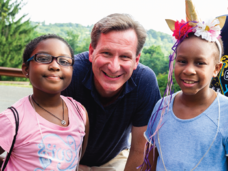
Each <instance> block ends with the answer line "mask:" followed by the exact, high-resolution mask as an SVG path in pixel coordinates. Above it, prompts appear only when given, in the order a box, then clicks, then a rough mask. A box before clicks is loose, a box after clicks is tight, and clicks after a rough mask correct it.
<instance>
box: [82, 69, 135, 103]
mask: <svg viewBox="0 0 228 171" xmlns="http://www.w3.org/2000/svg"><path fill="white" fill-rule="evenodd" d="M82 84H83V85H84V86H85V87H86V88H87V89H89V90H90V91H91V92H94V90H95V85H94V82H93V72H92V68H90V69H89V70H88V72H87V74H86V76H85V78H84V79H83V81H82ZM123 86H124V90H123V92H122V94H121V95H120V97H119V98H118V99H120V98H123V97H124V96H125V95H126V94H128V93H129V92H131V91H133V90H134V89H135V88H136V87H137V85H136V83H135V82H134V80H133V78H132V76H131V77H130V79H129V80H127V82H126V83H125V84H124V85H123Z"/></svg>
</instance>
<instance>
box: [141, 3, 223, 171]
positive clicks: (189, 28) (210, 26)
mask: <svg viewBox="0 0 228 171" xmlns="http://www.w3.org/2000/svg"><path fill="white" fill-rule="evenodd" d="M185 4H186V20H187V21H186V22H185V21H184V20H181V22H179V21H174V20H170V19H166V22H167V24H168V26H169V28H170V29H171V31H173V36H174V37H175V38H176V40H177V41H176V43H175V44H174V45H173V47H172V50H173V53H172V54H171V55H170V56H169V73H168V83H167V87H166V90H165V93H164V96H163V98H162V100H161V103H160V104H159V107H158V110H157V111H156V112H155V113H153V114H152V116H151V118H150V120H149V123H148V126H147V127H148V128H150V129H151V130H152V128H153V127H154V124H155V120H156V118H157V117H158V113H159V111H161V116H160V119H159V122H158V125H157V126H156V129H155V131H154V132H153V134H152V135H150V138H149V141H150V142H147V144H146V146H145V152H144V154H145V156H144V162H143V164H142V165H141V166H139V167H141V170H142V168H143V167H144V166H145V165H146V170H147V171H149V170H150V168H151V164H150V162H149V159H148V157H149V152H150V151H151V150H154V149H155V146H154V144H153V142H155V135H156V134H157V132H158V130H159V129H160V128H161V126H162V119H163V117H164V114H165V113H166V112H167V110H168V109H169V105H170V102H171V99H172V93H173V90H172V84H173V79H172V73H173V62H174V59H175V52H176V49H177V46H178V45H179V44H180V43H181V42H182V41H183V40H184V39H185V38H186V37H188V34H189V33H194V35H195V36H197V37H199V38H201V39H205V40H207V41H209V42H215V43H216V44H217V46H218V49H219V57H220V58H221V56H222V48H221V45H220V43H219V41H218V38H219V37H220V32H221V29H222V28H223V26H224V24H225V22H226V16H221V17H218V18H216V19H213V20H209V21H208V22H206V23H205V22H200V21H199V19H198V17H197V13H196V10H195V7H194V5H193V3H192V0H185ZM168 95H170V97H169V98H164V97H165V96H168ZM165 111H166V112H165ZM153 152H154V151H153Z"/></svg>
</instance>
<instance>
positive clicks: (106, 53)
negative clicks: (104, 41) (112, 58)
mask: <svg viewBox="0 0 228 171" xmlns="http://www.w3.org/2000/svg"><path fill="white" fill-rule="evenodd" d="M102 53H103V54H104V55H110V53H109V52H102Z"/></svg>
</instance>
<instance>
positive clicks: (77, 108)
mask: <svg viewBox="0 0 228 171" xmlns="http://www.w3.org/2000/svg"><path fill="white" fill-rule="evenodd" d="M68 99H69V100H70V101H71V103H72V104H73V105H74V107H75V108H76V110H77V111H78V113H79V116H80V117H81V119H82V121H83V123H85V122H84V119H83V117H82V113H81V111H80V109H79V107H78V105H77V103H74V102H73V101H72V100H71V98H68Z"/></svg>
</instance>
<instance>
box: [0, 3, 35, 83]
mask: <svg viewBox="0 0 228 171" xmlns="http://www.w3.org/2000/svg"><path fill="white" fill-rule="evenodd" d="M21 3H22V2H18V1H14V0H0V47H1V51H0V66H4V67H13V68H19V67H20V66H21V64H22V55H23V50H24V48H25V45H26V44H27V43H28V42H29V41H30V36H31V33H32V32H33V30H34V29H35V27H33V26H31V25H30V21H29V20H26V21H24V22H22V20H23V19H24V17H25V16H26V15H23V16H22V17H20V18H19V19H18V20H15V17H16V15H17V14H18V12H19V11H20V10H21V6H22V4H21ZM3 78H4V80H6V79H8V77H0V80H3ZM11 79H13V80H15V79H16V78H12V77H11ZM17 79H19V78H17Z"/></svg>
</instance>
